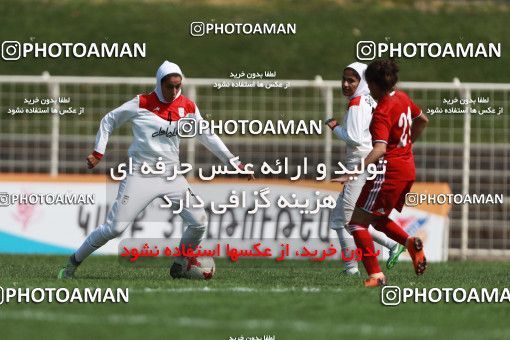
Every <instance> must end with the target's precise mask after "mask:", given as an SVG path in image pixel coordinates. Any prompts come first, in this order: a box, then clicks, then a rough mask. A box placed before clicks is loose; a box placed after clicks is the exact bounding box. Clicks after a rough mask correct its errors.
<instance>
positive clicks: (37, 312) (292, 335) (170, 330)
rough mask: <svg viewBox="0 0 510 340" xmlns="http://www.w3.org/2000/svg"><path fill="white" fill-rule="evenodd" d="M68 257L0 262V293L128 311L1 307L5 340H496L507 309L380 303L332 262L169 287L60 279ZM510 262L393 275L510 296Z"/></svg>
mask: <svg viewBox="0 0 510 340" xmlns="http://www.w3.org/2000/svg"><path fill="white" fill-rule="evenodd" d="M65 260H66V258H65V257H62V256H14V255H1V256H0V286H2V287H4V288H6V287H69V288H74V287H80V288H84V287H103V288H107V287H110V288H116V287H122V288H126V287H129V288H130V290H129V303H127V304H124V303H122V304H108V303H106V304H97V303H95V304H58V303H40V304H25V303H22V304H17V303H12V302H11V303H9V304H3V305H0V334H1V336H0V338H2V339H71V338H73V339H88V340H90V339H94V340H95V339H103V338H104V339H106V338H108V339H156V338H159V339H229V338H230V337H232V338H236V337H237V338H239V337H241V336H244V338H245V339H247V337H254V339H255V337H259V338H260V339H263V337H264V335H273V336H275V339H278V340H281V339H341V338H342V339H346V338H348V337H349V336H350V337H351V338H353V339H354V338H378V339H379V338H392V339H421V338H423V339H430V338H434V339H443V338H450V339H452V338H484V339H500V338H504V337H506V336H508V334H510V325H509V324H508V318H509V316H510V306H509V304H508V303H505V302H504V303H492V304H481V303H480V304H476V303H469V304H467V303H460V304H459V303H451V302H450V303H444V302H440V303H436V304H434V303H426V304H423V303H420V304H414V303H409V302H408V303H406V304H402V305H400V306H397V307H387V306H383V305H382V304H381V300H380V298H381V290H380V289H366V288H364V287H362V284H361V279H360V278H348V277H343V276H342V275H341V273H340V269H341V268H340V267H341V266H340V264H339V263H338V262H334V261H329V262H325V263H310V262H307V261H284V263H283V262H282V263H279V264H277V263H276V262H275V261H273V260H246V259H244V260H243V259H241V260H240V261H239V262H237V263H230V262H226V261H224V260H218V259H217V260H216V263H217V273H216V275H215V277H214V278H213V279H212V280H210V281H189V280H172V279H170V278H169V275H168V268H166V267H165V266H152V267H145V268H133V267H130V266H126V265H121V264H120V263H119V262H118V260H117V258H116V257H113V256H93V257H92V258H90V259H88V260H87V261H86V262H85V263H84V264H83V265H82V266H81V267H80V269H79V271H78V272H77V277H78V279H77V280H70V281H65V282H63V281H59V280H57V279H56V275H57V271H58V269H59V267H60V266H61V265H62V264H63V263H64V262H65ZM509 272H510V263H505V262H472V261H469V262H448V263H441V264H435V263H432V264H431V265H430V266H429V268H428V270H427V272H426V273H425V275H424V276H422V277H416V276H415V275H414V272H413V269H412V266H411V264H410V263H409V262H403V263H399V264H398V265H397V266H396V267H395V268H394V269H393V270H391V271H389V272H388V274H389V284H390V285H397V286H400V287H411V288H412V287H439V288H441V287H452V288H457V287H464V288H471V287H478V288H482V287H486V288H494V287H499V288H504V287H508V278H509V276H508V275H509V274H508V273H509Z"/></svg>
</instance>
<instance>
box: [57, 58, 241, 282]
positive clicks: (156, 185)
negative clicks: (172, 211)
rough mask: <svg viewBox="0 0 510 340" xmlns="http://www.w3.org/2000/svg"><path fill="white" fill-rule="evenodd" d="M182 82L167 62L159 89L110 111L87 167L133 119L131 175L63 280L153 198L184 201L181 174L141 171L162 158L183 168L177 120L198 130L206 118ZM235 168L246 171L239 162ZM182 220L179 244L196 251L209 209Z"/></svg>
mask: <svg viewBox="0 0 510 340" xmlns="http://www.w3.org/2000/svg"><path fill="white" fill-rule="evenodd" d="M182 78H183V74H182V71H181V69H180V67H179V66H178V65H176V64H174V63H171V62H168V61H165V62H164V63H163V64H162V65H161V66H160V67H159V69H158V71H157V73H156V88H155V90H154V91H153V92H151V93H149V94H140V95H137V96H136V97H135V98H133V99H132V100H130V101H128V102H126V103H124V104H123V105H121V106H120V107H118V108H116V109H114V110H113V111H111V112H109V113H108V114H107V115H106V116H104V118H103V119H102V120H101V125H100V127H99V131H98V133H97V136H96V143H95V147H94V152H92V153H91V154H90V155H89V156H88V157H87V165H88V167H89V168H93V167H95V166H96V165H97V164H98V163H99V161H100V160H101V158H102V156H103V154H104V152H105V149H106V144H107V143H108V137H109V136H110V134H111V133H112V132H113V130H114V129H116V128H118V127H120V126H121V125H122V124H124V123H125V122H128V121H130V122H131V125H132V132H133V142H132V144H131V146H130V147H129V150H128V156H129V157H130V158H131V160H132V164H133V172H132V174H130V175H128V176H127V177H126V178H125V179H124V180H122V181H121V182H120V184H119V191H118V194H117V198H116V200H115V202H114V203H113V206H112V208H111V209H110V211H109V213H108V216H107V219H106V222H105V223H104V224H102V225H100V226H99V227H98V228H97V229H95V230H94V231H93V232H92V233H91V234H90V235H88V237H87V238H86V239H85V241H84V242H83V244H82V245H81V246H80V248H78V250H77V251H76V252H75V253H74V254H73V255H71V256H70V258H69V261H68V263H67V265H66V266H65V267H64V268H62V269H61V270H60V272H59V278H64V279H65V278H72V277H74V273H75V271H76V269H77V267H78V266H79V265H80V264H81V262H82V261H83V260H85V259H86V258H87V257H88V256H89V255H90V254H91V253H92V252H94V251H95V250H96V249H98V248H100V247H101V246H103V245H104V244H105V243H106V242H108V241H109V240H111V239H113V238H115V237H117V236H119V235H121V234H122V233H123V232H124V230H126V228H127V227H128V226H129V225H130V224H131V223H132V222H133V221H134V219H135V217H136V216H137V215H138V214H139V213H140V212H141V211H142V210H143V209H145V207H147V205H149V203H150V202H152V201H153V200H154V199H156V198H158V197H162V196H166V197H167V198H169V199H170V200H171V201H172V202H175V203H176V204H178V203H179V200H183V201H182V202H184V199H185V196H186V192H187V191H188V190H189V184H188V182H187V180H186V179H185V178H184V177H183V176H182V175H178V176H177V177H176V178H175V179H174V180H172V181H168V180H167V176H170V175H172V173H170V172H168V171H167V172H166V173H165V174H164V175H163V176H162V175H150V176H148V175H143V174H141V172H140V171H139V170H140V167H141V165H142V164H143V163H144V162H146V163H147V164H149V165H153V164H155V163H156V162H157V161H158V160H159V161H160V162H164V163H165V165H166V166H165V168H166V169H170V170H172V169H173V168H174V166H178V165H179V164H180V161H179V142H180V138H179V135H178V133H177V129H178V121H179V120H180V119H182V118H187V119H193V120H195V121H196V125H197V126H198V124H199V121H200V120H201V119H202V117H201V115H200V111H199V110H198V107H197V106H196V104H195V103H194V102H193V101H191V100H190V99H188V98H186V97H185V96H183V95H182V94H181V81H182ZM161 131H164V133H161ZM197 138H198V139H199V141H200V142H201V143H202V144H204V145H205V146H206V147H207V148H208V149H209V150H210V151H211V152H213V153H214V154H215V155H216V156H217V157H218V158H220V159H221V160H222V161H223V162H224V163H226V164H229V160H230V159H231V158H233V157H234V155H233V154H232V153H231V152H230V151H229V150H228V148H227V147H226V146H225V144H223V142H222V141H221V140H220V138H219V137H218V136H217V135H215V134H212V133H210V132H209V133H205V134H197ZM237 165H238V166H239V167H241V168H242V167H243V165H242V164H241V163H240V162H238V164H237ZM180 216H181V218H182V219H183V220H184V222H185V224H187V228H186V230H185V231H184V232H183V235H182V238H181V245H185V246H186V247H189V246H191V247H193V248H195V247H197V246H198V245H199V243H200V242H201V240H202V237H203V235H204V233H205V229H206V224H207V215H206V213H205V210H204V209H203V208H191V207H184V208H183V210H182V212H181V213H180ZM184 264H185V258H184V257H178V258H176V259H175V262H174V264H173V265H172V268H171V270H170V275H171V276H172V277H174V278H178V277H181V276H182V275H181V271H182V265H184Z"/></svg>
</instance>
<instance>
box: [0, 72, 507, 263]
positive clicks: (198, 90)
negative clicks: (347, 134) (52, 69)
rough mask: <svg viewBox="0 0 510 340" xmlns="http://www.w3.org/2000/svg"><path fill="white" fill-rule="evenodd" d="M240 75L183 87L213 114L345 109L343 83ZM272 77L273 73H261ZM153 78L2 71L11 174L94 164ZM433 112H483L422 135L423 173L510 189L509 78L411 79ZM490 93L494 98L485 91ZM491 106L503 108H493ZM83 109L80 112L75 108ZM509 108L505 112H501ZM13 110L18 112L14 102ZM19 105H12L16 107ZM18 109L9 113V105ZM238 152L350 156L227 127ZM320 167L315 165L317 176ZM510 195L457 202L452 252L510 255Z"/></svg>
mask: <svg viewBox="0 0 510 340" xmlns="http://www.w3.org/2000/svg"><path fill="white" fill-rule="evenodd" d="M221 82H232V79H185V81H184V93H185V95H187V96H188V97H189V98H191V99H192V100H194V101H196V102H197V105H198V106H199V108H200V110H201V112H202V115H203V116H204V117H205V118H206V119H209V120H211V119H212V120H220V119H223V120H226V119H258V120H275V119H282V120H293V119H303V120H324V119H326V118H329V117H331V116H332V115H334V116H335V117H338V118H340V117H341V116H343V113H344V111H345V104H346V101H345V98H344V97H343V96H342V94H341V89H340V88H341V82H339V81H324V80H322V79H321V78H320V77H317V78H316V79H315V80H279V82H280V83H288V85H289V87H288V88H287V89H283V88H270V89H267V88H257V87H255V88H222V89H217V88H216V87H215V86H214V84H216V83H221ZM260 82H261V83H267V82H269V80H260ZM153 87H154V79H153V78H126V77H61V76H55V77H54V76H50V75H49V74H47V73H46V74H43V75H42V76H0V112H1V113H2V115H1V119H0V145H1V148H0V150H1V151H0V155H1V159H2V162H1V164H0V171H2V173H50V174H51V175H53V176H56V175H58V174H62V173H86V172H87V170H86V168H85V166H84V159H85V157H86V155H88V153H89V152H90V151H91V150H92V147H93V143H94V138H95V134H96V132H97V128H98V126H99V121H100V119H101V118H102V116H103V115H104V114H106V113H107V112H108V111H110V110H111V109H112V108H115V107H117V106H119V105H120V104H122V103H123V102H125V101H127V100H129V99H131V98H133V96H134V95H136V94H138V93H143V92H149V91H151V90H152V88H153ZM399 88H401V89H403V90H405V91H407V92H408V94H409V95H410V96H411V98H413V100H414V101H415V102H416V103H417V104H419V105H420V106H421V107H422V108H423V110H424V112H426V111H427V110H429V109H434V108H437V107H442V108H444V107H445V106H447V107H449V108H452V107H453V106H451V104H449V103H446V102H445V100H451V101H452V102H453V100H454V99H455V98H457V99H458V100H459V103H460V100H461V99H473V98H474V100H473V101H471V102H470V101H467V102H466V103H462V104H459V105H460V106H459V105H457V107H459V108H460V109H464V110H467V111H469V110H477V113H464V114H463V113H460V114H459V113H449V114H445V113H436V114H434V115H432V116H430V124H429V127H428V128H427V130H426V132H425V133H424V135H423V137H422V138H421V139H420V140H419V141H418V142H417V143H416V144H415V146H414V152H415V160H416V166H417V181H424V182H447V183H448V184H449V185H450V187H451V188H452V191H453V193H462V194H467V193H487V194H488V193H498V194H503V195H504V196H505V197H508V196H509V195H510V186H509V181H508V178H509V174H510V171H509V170H510V157H509V155H510V151H509V146H510V137H509V132H510V130H509V120H510V119H509V118H508V112H509V109H510V107H509V101H508V94H509V92H510V84H487V83H461V82H459V81H458V80H456V81H454V82H452V83H437V82H402V83H400V84H399ZM59 97H62V98H69V99H70V102H69V103H65V100H64V103H59V102H58V101H57V102H55V103H52V104H51V105H49V108H50V109H54V110H57V111H59V110H60V111H64V110H69V111H68V114H64V115H60V114H44V113H36V114H34V113H30V114H27V113H16V112H15V110H16V108H19V107H22V106H24V105H25V106H26V105H27V104H26V103H25V100H27V99H28V100H30V99H33V98H59ZM480 98H482V99H484V100H485V98H487V99H488V102H487V103H485V102H484V100H482V101H479V100H476V99H480ZM487 107H490V108H494V109H495V110H496V113H490V112H485V114H483V115H482V114H479V113H480V112H482V110H484V109H485V108H487ZM79 108H84V112H83V113H82V114H79V113H72V110H71V109H75V110H77V111H79ZM499 108H501V109H502V113H501V112H499V110H500V109H499ZM9 109H11V111H9ZM12 110H13V111H12ZM9 112H10V113H9ZM222 139H223V140H224V141H225V143H226V144H227V145H228V146H229V147H230V148H231V150H232V151H233V152H234V154H239V155H241V156H242V159H243V160H244V161H246V162H253V163H255V164H260V163H261V162H263V161H268V160H275V159H278V158H282V157H289V159H290V160H291V161H292V163H294V164H300V163H298V162H300V160H302V159H303V157H305V156H306V157H307V158H308V159H309V162H310V163H309V164H311V165H313V164H316V163H317V162H323V163H326V164H330V165H333V164H335V162H338V161H339V160H342V155H343V153H344V144H343V143H342V142H341V141H339V140H336V139H334V138H332V135H331V133H329V132H326V133H325V134H323V135H322V136H305V137H301V136H271V137H268V136H254V135H243V136H241V135H234V136H225V137H223V136H222ZM130 142H131V137H130V130H129V126H124V127H122V128H121V129H119V131H117V132H115V133H114V135H113V136H112V137H111V138H110V142H109V145H108V149H107V153H106V155H105V158H104V160H103V161H102V162H101V163H100V164H101V165H100V166H99V167H98V168H97V169H95V170H94V172H96V173H101V172H106V171H107V170H108V169H109V168H110V167H112V166H114V165H115V164H116V163H118V162H120V161H123V160H124V158H125V157H126V153H127V148H128V146H129V144H130ZM202 148H203V147H202V146H201V145H199V144H198V143H196V142H195V141H194V140H193V139H189V140H187V141H186V142H185V143H183V144H182V147H181V160H182V161H185V162H188V163H191V164H194V165H195V166H194V169H197V168H198V167H208V166H210V165H211V164H214V163H217V160H215V159H214V156H213V155H212V154H211V153H207V152H202V151H203V149H202ZM313 171H314V169H313V168H310V174H311V175H313ZM509 210H510V208H509V204H508V203H506V202H505V203H504V204H503V205H497V204H495V205H480V204H478V205H477V204H472V205H454V206H453V209H452V212H451V216H450V217H451V219H450V220H451V225H450V238H449V240H450V241H449V242H450V244H449V248H450V251H449V253H450V256H453V257H461V258H466V257H468V256H491V257H493V256H504V257H510V223H509Z"/></svg>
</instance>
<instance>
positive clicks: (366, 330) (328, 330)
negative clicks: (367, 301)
mask: <svg viewBox="0 0 510 340" xmlns="http://www.w3.org/2000/svg"><path fill="white" fill-rule="evenodd" d="M0 320H18V321H19V320H22V321H44V322H62V323H71V324H97V325H108V324H109V325H123V326H126V325H157V326H158V327H161V325H165V326H167V327H170V328H172V327H176V326H177V327H178V326H180V327H191V328H193V329H197V328H202V329H219V330H229V331H230V330H232V331H239V330H243V331H247V330H249V331H251V330H254V331H255V330H256V331H261V330H263V331H264V332H276V331H283V330H288V331H294V332H295V331H299V332H310V333H313V334H314V335H317V334H318V333H320V334H329V335H331V334H345V333H346V332H349V333H358V334H360V335H377V336H381V335H408V334H409V333H411V332H413V331H416V328H415V327H412V326H408V325H397V326H376V325H370V324H367V323H365V322H360V323H352V321H351V322H350V323H349V324H342V323H335V324H334V325H333V324H332V323H331V322H327V321H318V320H317V321H315V320H314V321H313V322H310V321H304V320H279V319H245V320H229V321H228V322H225V319H213V318H201V317H172V316H168V317H166V318H164V317H159V316H155V315H152V314H135V315H132V314H131V315H129V314H113V313H112V314H108V315H97V316H95V315H87V314H73V313H68V312H66V313H54V312H50V311H41V312H38V311H33V310H27V309H26V310H16V311H3V313H0ZM360 321H362V320H360ZM437 333H438V331H437V329H436V327H432V326H420V334H421V335H434V334H437Z"/></svg>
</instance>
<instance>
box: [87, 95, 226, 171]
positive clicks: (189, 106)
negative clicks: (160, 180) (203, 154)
mask: <svg viewBox="0 0 510 340" xmlns="http://www.w3.org/2000/svg"><path fill="white" fill-rule="evenodd" d="M182 118H186V119H191V120H194V121H195V123H196V124H198V123H199V121H200V120H202V119H203V118H202V116H201V115H200V111H199V110H198V107H197V106H196V105H195V103H194V102H193V101H191V100H189V99H188V98H186V97H184V96H183V95H180V94H179V95H178V96H177V97H176V98H175V99H174V100H173V101H172V102H171V103H164V102H161V101H160V100H159V99H158V97H157V95H156V93H155V92H152V93H150V94H144V95H138V96H136V97H135V98H134V99H132V100H130V101H128V102H126V103H124V104H123V105H121V106H120V107H118V108H116V109H114V110H112V111H110V112H109V113H108V114H107V115H106V116H104V118H103V119H102V120H101V124H100V127H99V131H98V133H97V136H96V143H95V148H94V149H95V151H96V153H98V154H100V156H102V154H104V153H105V150H106V145H107V143H108V138H109V136H110V134H111V133H112V132H113V131H114V130H115V129H116V128H118V127H120V126H121V125H122V124H124V123H126V122H131V126H132V132H133V142H132V143H131V146H130V147H129V150H128V156H129V157H130V158H131V159H132V162H133V168H135V169H138V168H139V167H140V165H141V164H142V163H143V162H146V163H147V164H150V165H153V164H155V163H156V162H157V161H158V158H159V157H161V161H162V162H164V163H165V164H166V165H174V164H176V165H177V164H180V161H179V144H180V137H179V135H178V133H177V128H178V121H179V120H180V119H182ZM197 126H198V125H197ZM196 138H198V140H199V141H200V142H201V143H202V144H203V145H204V146H206V147H207V148H208V149H209V150H210V151H211V152H213V153H214V154H215V155H216V156H217V157H218V158H219V159H221V160H222V161H223V162H224V163H226V164H228V163H229V160H230V159H231V158H233V157H234V155H233V154H232V153H231V152H230V151H229V150H228V148H227V147H226V146H225V144H224V143H223V142H222V141H221V139H220V138H219V137H218V136H217V135H215V134H211V133H210V132H209V133H203V134H197V136H196Z"/></svg>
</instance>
